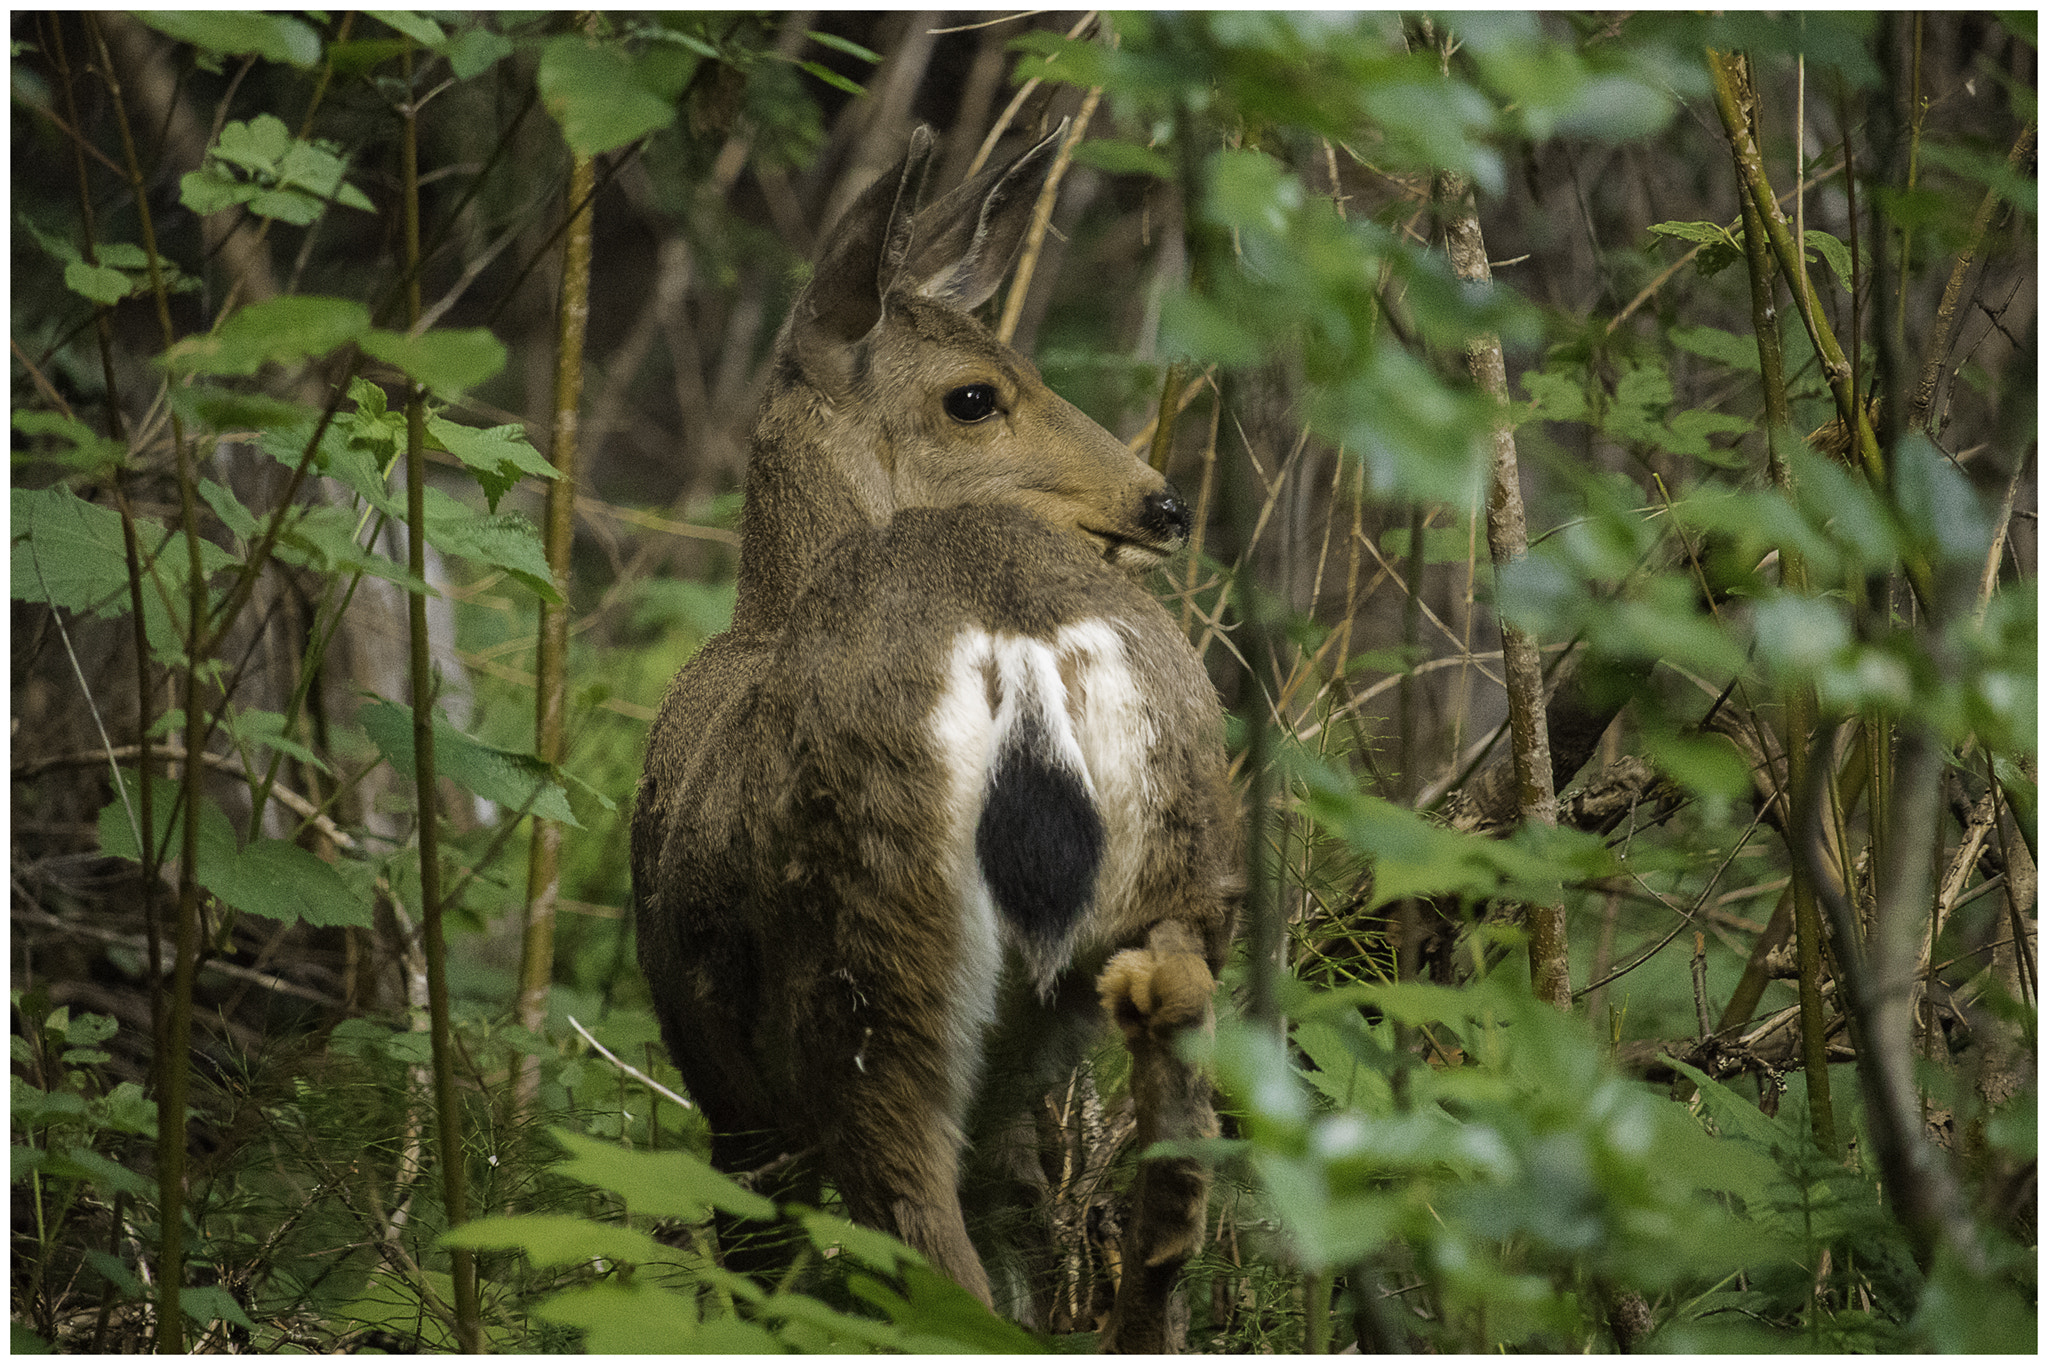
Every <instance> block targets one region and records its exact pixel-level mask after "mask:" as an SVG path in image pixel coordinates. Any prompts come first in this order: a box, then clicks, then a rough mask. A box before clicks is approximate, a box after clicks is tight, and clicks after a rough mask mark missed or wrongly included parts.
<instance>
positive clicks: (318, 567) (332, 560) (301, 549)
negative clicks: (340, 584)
mask: <svg viewBox="0 0 2048 1365" xmlns="http://www.w3.org/2000/svg"><path fill="white" fill-rule="evenodd" d="M361 534H362V531H361V527H360V526H359V525H358V518H357V514H356V513H354V512H352V511H350V510H349V509H348V508H346V507H309V508H307V509H306V510H305V511H304V512H302V513H300V514H299V515H298V516H296V517H294V518H293V519H292V520H291V522H290V523H289V524H288V525H287V526H286V527H285V530H284V532H283V534H282V535H280V536H279V538H278V545H277V555H278V558H280V559H282V560H283V561H284V562H285V563H287V564H296V565H300V566H302V567H305V568H310V569H312V570H314V571H315V572H317V573H365V574H368V575H369V576H370V577H372V578H381V579H383V580H384V581H385V582H387V583H395V584H397V585H398V586H399V587H401V588H403V589H405V590H406V591H407V592H418V593H422V594H424V595H426V596H428V597H437V596H439V595H440V594H439V593H438V592H436V591H435V589H434V588H433V586H432V585H431V584H429V583H427V582H426V581H425V580H424V579H419V578H414V577H413V576H412V573H411V571H410V570H408V569H407V568H406V566H405V565H403V564H400V563H399V562H398V561H397V560H395V559H392V558H390V557H389V556H388V555H382V554H379V553H378V552H377V551H376V550H373V549H371V548H370V547H369V546H366V545H364V544H363V543H362V542H361V541H360V540H359V539H357V537H358V536H359V535H361Z"/></svg>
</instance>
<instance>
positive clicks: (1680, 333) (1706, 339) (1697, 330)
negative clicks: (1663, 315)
mask: <svg viewBox="0 0 2048 1365" xmlns="http://www.w3.org/2000/svg"><path fill="white" fill-rule="evenodd" d="M1671 344H1672V345H1674V346H1676V347H1678V348H1679V349H1680V350H1683V351H1691V352H1692V353H1693V354H1694V355H1698V356H1705V357H1706V358H1707V359H1709V360H1715V361H1719V362H1720V363H1721V364H1723V365H1726V366H1727V367H1728V368H1729V369H1731V370H1741V371H1742V372H1744V373H1745V374H1760V373H1761V372H1762V370H1763V362H1761V361H1760V360H1758V359H1757V350H1756V342H1755V341H1753V340H1751V339H1750V338H1748V337H1740V336H1737V335H1735V333H1733V332H1724V331H1722V330H1721V329H1720V328H1719V327H1673V328H1672V329H1671Z"/></svg>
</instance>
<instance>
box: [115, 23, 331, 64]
mask: <svg viewBox="0 0 2048 1365" xmlns="http://www.w3.org/2000/svg"><path fill="white" fill-rule="evenodd" d="M135 17H136V18H138V19H140V20H142V22H143V23H145V24H148V25H149V26H150V27H151V28H153V29H155V30H156V31H157V32H159V33H162V34H165V35H166V36H168V37H172V38H175V39H177V40H178V41H179V42H181V43H191V44H192V45H194V46H195V47H203V48H205V49H206V50H207V51H209V52H219V53H222V54H225V55H227V56H239V55H241V54H242V53H245V52H253V53H255V54H256V55H257V56H259V57H262V58H263V59H264V60H265V61H271V62H288V63H290V64H291V65H293V66H301V67H305V66H317V65H318V64H319V62H320V35H319V34H318V33H316V32H314V30H313V29H312V28H311V27H309V26H308V25H306V24H304V23H302V22H301V21H299V20H297V19H291V18H287V17H285V16H283V15H278V14H257V13H252V12H248V11H235V10H138V11H136V15H135Z"/></svg>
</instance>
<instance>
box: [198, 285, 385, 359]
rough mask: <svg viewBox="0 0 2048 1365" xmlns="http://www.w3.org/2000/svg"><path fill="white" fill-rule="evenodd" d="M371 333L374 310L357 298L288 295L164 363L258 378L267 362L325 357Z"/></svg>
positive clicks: (246, 311)
mask: <svg viewBox="0 0 2048 1365" xmlns="http://www.w3.org/2000/svg"><path fill="white" fill-rule="evenodd" d="M369 330H370V310H369V309H367V308H365V307H363V305H362V304H360V303H357V302H355V301H354V300H353V299H331V298H320V297H317V296H314V295H305V294H300V295H288V296H285V297H281V298H274V299H266V300H264V301H263V302H262V303H252V304H250V305H249V306H248V307H246V308H240V309H237V310H236V311H235V312H234V313H233V314H232V315H231V316H230V317H229V318H228V320H227V321H226V322H224V323H222V324H221V325H220V328H219V330H217V331H215V332H213V333H211V334H210V335H204V336H193V337H187V338H185V339H184V340H183V341H180V342H179V343H178V344H177V345H175V346H173V347H172V348H171V349H170V350H169V351H168V352H166V354H165V357H164V358H165V363H166V364H168V365H170V366H171V368H172V369H174V370H177V371H179V372H181V373H186V374H254V373H256V371H257V370H258V369H260V368H261V367H262V366H263V365H264V364H265V363H267V362H269V361H278V362H287V361H293V360H299V359H302V358H304V357H307V356H322V355H326V354H327V353H328V352H329V351H332V350H334V349H335V348H336V347H339V346H345V345H347V344H348V343H349V342H352V341H357V340H360V339H361V338H362V337H363V334H364V333H366V332H368V331H369Z"/></svg>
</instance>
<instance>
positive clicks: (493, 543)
mask: <svg viewBox="0 0 2048 1365" xmlns="http://www.w3.org/2000/svg"><path fill="white" fill-rule="evenodd" d="M425 509H426V514H427V543H428V544H429V545H432V546H433V547H434V548H435V549H437V550H439V551H441V553H443V554H451V555H458V556H460V557H461V558H463V559H467V560H469V561H471V562H472V563H476V564H482V565H485V566H488V567H490V568H493V569H502V570H504V571H505V572H506V573H509V574H511V575H512V576H513V577H514V578H517V579H518V580H519V581H520V582H522V583H524V584H525V585H526V586H527V587H529V588H531V589H532V590H533V591H534V593H535V594H536V595H538V596H539V597H541V598H543V599H544V600H546V601H549V602H560V601H561V600H562V595H561V594H560V593H559V592H557V591H556V590H555V580H554V573H553V571H552V570H550V569H549V568H548V558H547V552H546V551H545V550H544V549H543V548H542V546H541V543H540V534H539V533H538V532H537V531H535V530H534V528H533V523H532V522H530V521H528V520H527V519H526V518H525V517H522V516H520V515H519V514H518V513H516V512H501V513H499V514H497V515H495V516H487V515H481V514H479V513H477V512H473V511H471V510H470V509H469V508H467V507H465V506H463V505H462V504H461V503H460V502H458V501H456V500H455V499H454V498H451V497H449V496H448V495H447V494H446V493H443V492H442V491H441V490H440V489H438V488H429V489H427V496H426V501H425Z"/></svg>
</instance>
